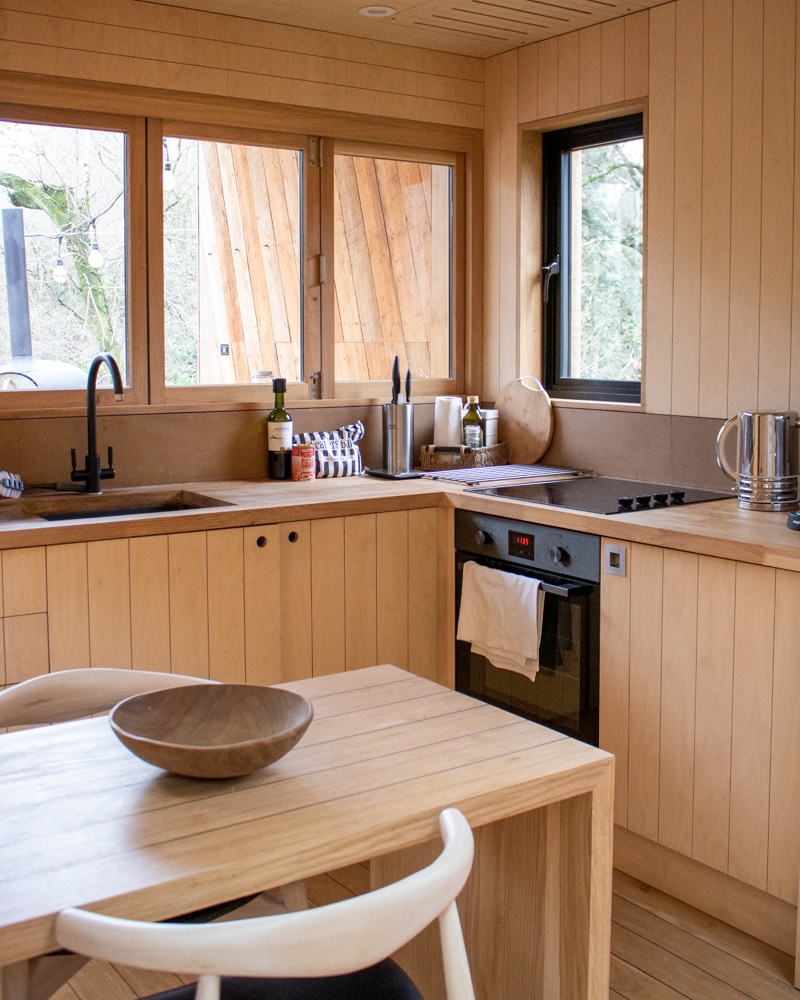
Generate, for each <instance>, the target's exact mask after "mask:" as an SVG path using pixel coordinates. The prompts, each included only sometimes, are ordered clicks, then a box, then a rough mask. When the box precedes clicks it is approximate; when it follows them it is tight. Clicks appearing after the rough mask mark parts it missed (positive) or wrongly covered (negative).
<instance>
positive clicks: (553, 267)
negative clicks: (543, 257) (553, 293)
mask: <svg viewBox="0 0 800 1000" xmlns="http://www.w3.org/2000/svg"><path fill="white" fill-rule="evenodd" d="M560 272H561V257H560V256H559V255H558V254H556V259H555V260H554V261H553V262H552V263H550V264H547V265H546V266H545V267H543V268H542V282H543V285H542V302H543V303H544V305H547V300H548V298H549V297H550V279H551V278H552V277H553V275H554V274H559V273H560Z"/></svg>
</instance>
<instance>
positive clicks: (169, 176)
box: [161, 138, 175, 191]
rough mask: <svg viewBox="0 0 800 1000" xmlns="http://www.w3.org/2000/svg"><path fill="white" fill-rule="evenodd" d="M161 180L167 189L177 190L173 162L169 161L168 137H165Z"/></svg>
mask: <svg viewBox="0 0 800 1000" xmlns="http://www.w3.org/2000/svg"><path fill="white" fill-rule="evenodd" d="M161 180H162V183H163V185H164V190H165V191H174V190H175V174H173V172H172V164H171V163H170V162H169V148H168V146H167V140H166V138H165V139H164V172H163V173H162V175H161Z"/></svg>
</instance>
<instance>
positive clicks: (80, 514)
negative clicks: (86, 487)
mask: <svg viewBox="0 0 800 1000" xmlns="http://www.w3.org/2000/svg"><path fill="white" fill-rule="evenodd" d="M231 506H233V505H232V504H230V503H229V502H228V501H227V500H218V499H216V498H215V497H208V496H204V495H203V494H202V493H192V492H191V491H190V490H180V489H178V490H146V491H130V492H128V491H125V490H119V491H117V490H115V491H112V492H110V493H92V494H89V493H86V494H80V495H78V496H76V495H75V494H64V495H56V496H41V497H35V498H31V499H29V500H19V501H15V502H14V503H11V504H8V505H2V506H0V521H22V520H30V519H41V520H45V521H74V520H83V519H85V518H92V519H96V518H102V517H130V516H131V515H139V514H149V515H151V516H152V515H153V514H171V513H174V512H176V511H189V510H205V509H209V508H214V507H231Z"/></svg>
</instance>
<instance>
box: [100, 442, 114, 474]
mask: <svg viewBox="0 0 800 1000" xmlns="http://www.w3.org/2000/svg"><path fill="white" fill-rule="evenodd" d="M100 478H101V479H113V478H114V449H113V448H112V447H110V446H109V449H108V468H107V469H100Z"/></svg>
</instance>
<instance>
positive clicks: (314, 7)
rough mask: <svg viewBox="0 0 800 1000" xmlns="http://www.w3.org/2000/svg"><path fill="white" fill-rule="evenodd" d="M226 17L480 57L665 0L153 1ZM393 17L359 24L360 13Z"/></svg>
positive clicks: (597, 22) (369, 18)
mask: <svg viewBox="0 0 800 1000" xmlns="http://www.w3.org/2000/svg"><path fill="white" fill-rule="evenodd" d="M160 2H161V3H163V4H166V5H167V6H172V7H187V8H192V9H194V10H202V11H207V12H212V13H219V14H228V15H232V16H234V17H245V18H253V19H255V20H259V21H269V22H273V23H277V24H285V25H293V26H295V27H301V28H313V29H315V30H317V31H325V32H333V33H335V34H338V35H350V36H355V37H357V38H370V39H375V40H378V41H384V42H394V43H396V44H399V45H413V46H417V47H419V48H425V49H435V50H437V51H441V52H451V53H456V54H460V55H466V56H477V57H479V58H487V57H489V56H494V55H497V54H498V53H500V52H505V51H507V50H509V49H515V48H519V47H520V46H521V45H527V44H529V43H530V42H538V41H541V40H542V39H544V38H550V37H552V36H553V35H562V34H564V33H565V32H568V31H575V30H576V29H578V28H585V27H587V26H588V25H592V24H599V23H600V22H602V21H609V20H612V19H613V18H616V17H622V16H624V15H625V14H631V13H634V12H635V11H639V10H645V9H646V8H649V7H657V6H658V5H659V4H662V3H665V2H667V0H387V3H385V4H384V3H370V2H368V0H160ZM389 5H391V7H392V8H394V10H395V13H393V14H388V16H379V17H365V16H363V15H362V14H360V13H359V10H360V9H365V8H366V9H367V10H369V9H372V10H373V11H377V12H379V13H380V12H382V11H383V10H385V8H386V7H387V6H389Z"/></svg>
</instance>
